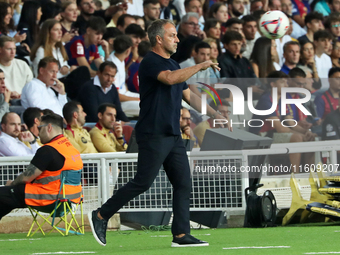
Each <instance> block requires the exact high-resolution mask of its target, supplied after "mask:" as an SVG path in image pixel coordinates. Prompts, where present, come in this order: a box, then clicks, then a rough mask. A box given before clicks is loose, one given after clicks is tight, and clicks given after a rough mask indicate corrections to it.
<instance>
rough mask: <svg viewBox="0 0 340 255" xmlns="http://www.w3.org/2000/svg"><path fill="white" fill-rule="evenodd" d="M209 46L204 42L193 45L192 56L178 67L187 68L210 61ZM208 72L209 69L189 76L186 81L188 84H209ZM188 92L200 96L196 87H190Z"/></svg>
mask: <svg viewBox="0 0 340 255" xmlns="http://www.w3.org/2000/svg"><path fill="white" fill-rule="evenodd" d="M210 48H211V47H210V45H209V44H208V43H206V42H198V43H196V44H195V50H194V53H193V56H192V57H191V58H189V59H187V60H185V61H184V62H182V63H180V64H179V65H180V67H181V68H182V69H183V68H187V67H191V66H194V65H197V64H200V63H203V62H205V61H207V60H210V51H211V50H210ZM209 78H210V71H209V68H208V69H206V70H202V71H199V72H197V73H196V74H194V75H193V76H191V78H190V79H189V80H188V81H187V83H188V84H190V85H191V84H195V83H196V82H198V81H199V82H204V83H209ZM190 90H191V91H193V92H194V93H195V94H196V95H198V96H201V92H200V91H199V90H198V87H197V86H190Z"/></svg>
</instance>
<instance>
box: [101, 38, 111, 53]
mask: <svg viewBox="0 0 340 255" xmlns="http://www.w3.org/2000/svg"><path fill="white" fill-rule="evenodd" d="M99 45H101V46H102V47H103V50H104V51H105V52H106V51H108V50H109V43H108V42H107V41H105V40H104V39H102V40H100V42H99Z"/></svg>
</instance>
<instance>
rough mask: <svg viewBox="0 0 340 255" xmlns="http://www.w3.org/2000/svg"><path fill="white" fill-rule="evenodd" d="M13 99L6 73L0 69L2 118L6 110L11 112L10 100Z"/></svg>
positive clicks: (0, 115)
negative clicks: (7, 83) (7, 86)
mask: <svg viewBox="0 0 340 255" xmlns="http://www.w3.org/2000/svg"><path fill="white" fill-rule="evenodd" d="M10 99H11V91H10V90H9V89H8V88H6V85H5V74H4V72H3V71H2V70H1V69H0V119H1V118H2V116H4V114H5V113H6V112H9V100H10Z"/></svg>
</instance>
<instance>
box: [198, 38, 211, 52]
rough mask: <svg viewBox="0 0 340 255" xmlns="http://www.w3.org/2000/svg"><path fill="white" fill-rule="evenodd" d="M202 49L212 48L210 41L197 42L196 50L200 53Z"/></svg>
mask: <svg viewBox="0 0 340 255" xmlns="http://www.w3.org/2000/svg"><path fill="white" fill-rule="evenodd" d="M200 49H211V46H210V44H209V43H206V42H203V41H201V42H198V43H196V44H195V52H196V53H198V51H199V50H200Z"/></svg>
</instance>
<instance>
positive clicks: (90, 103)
mask: <svg viewBox="0 0 340 255" xmlns="http://www.w3.org/2000/svg"><path fill="white" fill-rule="evenodd" d="M116 73H117V66H116V65H115V64H114V63H112V62H110V61H105V62H103V63H102V64H101V65H100V66H99V69H98V74H97V76H96V77H94V79H93V80H90V81H88V82H87V83H85V84H84V85H83V86H82V88H81V89H80V91H79V93H78V100H79V102H80V103H81V105H82V106H83V108H84V111H85V112H86V113H87V116H86V121H87V122H97V121H98V115H97V109H98V107H99V106H100V105H101V104H103V103H111V104H114V105H116V110H117V119H119V120H122V121H129V119H128V118H127V117H126V115H125V113H124V112H123V111H122V108H121V104H120V101H119V95H118V91H117V89H116V86H115V85H114V84H113V82H114V80H115V76H116Z"/></svg>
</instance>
